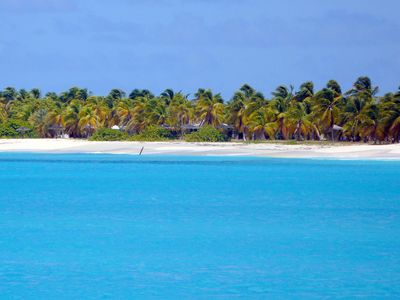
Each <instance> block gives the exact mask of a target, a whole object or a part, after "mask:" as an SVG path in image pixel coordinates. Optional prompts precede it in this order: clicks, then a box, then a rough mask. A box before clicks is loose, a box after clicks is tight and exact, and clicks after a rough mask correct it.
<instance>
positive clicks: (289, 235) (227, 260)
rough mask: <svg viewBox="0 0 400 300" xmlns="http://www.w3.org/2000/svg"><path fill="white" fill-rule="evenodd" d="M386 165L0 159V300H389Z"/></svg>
mask: <svg viewBox="0 0 400 300" xmlns="http://www.w3.org/2000/svg"><path fill="white" fill-rule="evenodd" d="M399 175H400V163H399V162H377V161H368V162H367V161H333V160H332V161H323V160H296V159H261V158H230V157H225V158H199V157H197V158H196V157H156V156H141V157H138V156H123V155H81V154H75V155H55V154H53V155H47V154H0V299H133V298H135V299H137V298H149V297H150V298H162V299H170V298H175V299H181V298H184V299H187V298H191V299H193V298H195V299H196V298H202V299H209V298H216V297H218V298H234V297H236V296H244V298H247V299H265V298H269V299H303V298H304V299H310V298H315V299H321V298H357V297H359V298H374V299H379V298H388V299H389V298H390V299H393V298H396V297H400V195H399V190H400V179H399V178H400V176H399Z"/></svg>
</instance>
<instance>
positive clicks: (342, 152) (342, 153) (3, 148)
mask: <svg viewBox="0 0 400 300" xmlns="http://www.w3.org/2000/svg"><path fill="white" fill-rule="evenodd" d="M142 147H144V149H143V155H146V154H147V155H149V154H161V155H163V154H166V155H207V156H214V155H215V156H267V157H288V158H337V159H391V160H400V144H390V145H367V144H351V143H349V144H337V145H330V144H322V143H321V144H310V145H307V144H295V145H288V144H284V143H256V144H252V143H240V142H230V143H187V142H183V141H182V142H181V141H171V142H92V141H87V140H75V139H1V140H0V152H43V153H109V154H133V155H138V154H139V152H140V150H141V149H142Z"/></svg>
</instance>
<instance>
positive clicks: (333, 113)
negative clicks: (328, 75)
mask: <svg viewBox="0 0 400 300" xmlns="http://www.w3.org/2000/svg"><path fill="white" fill-rule="evenodd" d="M314 98H315V100H314V106H313V111H314V114H315V115H316V116H317V118H319V120H320V125H321V126H322V127H323V128H325V130H326V131H329V132H330V133H331V138H332V141H333V139H334V136H333V127H334V125H335V122H336V121H337V120H338V118H339V113H340V110H339V104H340V101H341V99H342V97H341V96H336V97H335V93H334V91H332V90H331V89H329V88H324V89H322V90H321V91H319V92H318V93H317V94H316V95H315V97H314Z"/></svg>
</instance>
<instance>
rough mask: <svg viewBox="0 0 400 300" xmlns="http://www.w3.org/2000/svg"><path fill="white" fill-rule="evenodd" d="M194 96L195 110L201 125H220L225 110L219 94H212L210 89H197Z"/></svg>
mask: <svg viewBox="0 0 400 300" xmlns="http://www.w3.org/2000/svg"><path fill="white" fill-rule="evenodd" d="M196 97H197V99H196V110H197V112H198V119H199V120H200V123H201V125H212V126H214V127H217V126H218V125H220V124H221V123H222V120H223V118H224V112H225V107H224V104H223V100H222V97H221V95H220V94H216V95H214V94H213V93H212V91H211V90H202V89H199V91H198V92H197V93H196Z"/></svg>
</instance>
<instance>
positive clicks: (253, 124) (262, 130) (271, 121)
mask: <svg viewBox="0 0 400 300" xmlns="http://www.w3.org/2000/svg"><path fill="white" fill-rule="evenodd" d="M276 116H277V112H276V110H275V109H274V108H273V107H272V106H264V107H261V108H260V109H258V110H256V111H254V112H253V113H252V114H251V115H250V116H249V118H248V127H249V130H250V132H251V133H253V139H256V138H261V139H265V135H267V136H268V138H270V139H272V140H273V139H275V134H276V132H277V130H278V123H277V122H276V121H277V118H276Z"/></svg>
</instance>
